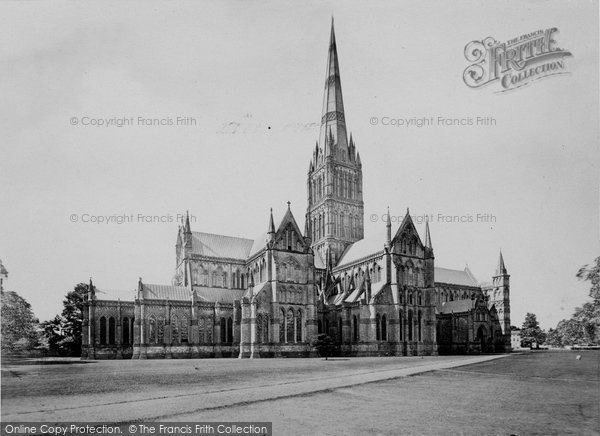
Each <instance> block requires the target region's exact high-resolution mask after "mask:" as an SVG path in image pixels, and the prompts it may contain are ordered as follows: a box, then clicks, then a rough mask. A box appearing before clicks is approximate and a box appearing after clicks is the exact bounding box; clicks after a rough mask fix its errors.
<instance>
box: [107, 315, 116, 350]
mask: <svg viewBox="0 0 600 436" xmlns="http://www.w3.org/2000/svg"><path fill="white" fill-rule="evenodd" d="M115 336H116V323H115V319H114V318H113V317H112V316H111V317H110V318H109V319H108V343H109V344H110V345H115V342H116V341H115Z"/></svg>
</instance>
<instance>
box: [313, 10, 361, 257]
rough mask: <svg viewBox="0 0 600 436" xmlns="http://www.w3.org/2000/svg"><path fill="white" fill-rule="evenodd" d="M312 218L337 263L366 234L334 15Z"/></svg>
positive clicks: (317, 237)
mask: <svg viewBox="0 0 600 436" xmlns="http://www.w3.org/2000/svg"><path fill="white" fill-rule="evenodd" d="M307 185H308V208H307V212H306V219H307V223H308V227H309V229H310V237H311V240H312V248H313V249H314V250H315V251H316V252H318V253H319V254H320V255H321V258H322V259H323V260H324V261H325V262H326V263H331V264H332V265H336V264H337V263H338V261H339V259H340V257H341V256H342V254H343V253H344V251H345V250H346V248H348V246H350V245H352V244H353V243H354V242H356V241H359V240H360V239H362V238H363V236H364V234H363V233H364V230H363V216H364V206H363V196H362V165H361V162H360V154H359V153H357V151H356V146H355V145H354V141H353V140H352V135H350V140H349V141H348V136H347V133H346V120H345V115H344V102H343V99H342V84H341V80H340V67H339V64H338V55H337V47H336V43H335V31H334V28H333V19H332V20H331V36H330V39H329V54H328V56H327V72H326V77H325V92H324V96H323V115H322V117H321V132H320V135H319V141H318V142H317V144H316V146H315V149H314V151H313V156H312V159H311V161H310V165H309V169H308V183H307Z"/></svg>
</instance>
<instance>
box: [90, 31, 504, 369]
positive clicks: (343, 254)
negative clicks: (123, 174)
mask: <svg viewBox="0 0 600 436" xmlns="http://www.w3.org/2000/svg"><path fill="white" fill-rule="evenodd" d="M328 51H329V55H328V61H327V77H326V80H325V84H324V87H325V92H324V94H325V95H324V99H323V112H322V118H321V131H320V136H319V140H318V142H317V144H316V146H315V147H314V149H313V152H312V158H311V160H310V164H309V166H308V174H307V181H306V184H307V197H308V198H307V203H308V204H307V211H306V225H305V228H304V232H302V231H301V230H300V228H299V227H298V224H297V222H296V220H295V218H294V215H293V214H292V210H291V208H290V205H289V203H288V207H287V210H285V212H284V214H283V218H282V219H281V221H280V222H279V225H278V226H275V222H274V219H273V213H272V211H271V213H270V215H269V219H268V223H265V224H266V225H265V229H264V230H265V231H264V232H263V233H262V234H261V235H259V236H258V237H256V238H253V239H246V238H238V237H231V236H224V235H215V234H210V233H204V232H197V231H192V229H191V226H190V222H189V218H188V219H186V220H184V221H183V222H182V223H181V226H180V228H179V231H178V233H177V242H176V248H175V251H176V256H175V260H176V262H175V263H176V272H175V277H174V279H173V282H172V285H154V284H147V283H144V282H143V281H142V279H140V280H139V283H138V286H137V290H136V293H135V298H134V299H133V301H121V300H118V299H99V298H98V296H99V294H98V293H100V292H102V291H101V290H96V289H95V288H94V287H93V286H92V283H91V282H90V291H89V294H88V296H87V299H86V302H85V311H84V314H85V315H84V316H85V317H84V322H83V354H82V357H83V358H87V359H95V358H134V359H138V358H139V359H145V358H171V357H240V358H243V357H277V356H311V355H314V353H315V352H314V350H313V348H312V346H311V340H313V339H315V338H316V337H317V335H318V334H321V333H325V334H327V335H329V336H330V337H332V338H333V339H334V341H335V342H336V349H337V350H338V352H339V353H340V354H342V355H347V356H372V355H375V356H377V355H394V356H415V355H435V354H438V353H479V352H492V351H506V350H510V345H511V341H510V298H509V277H510V276H509V275H508V272H507V270H506V267H505V265H504V259H503V258H502V253H500V257H499V260H498V267H497V269H496V273H495V275H494V276H493V277H492V281H491V282H489V283H487V284H481V283H479V282H478V281H477V280H476V279H475V278H474V277H473V274H472V273H471V272H470V271H469V269H468V268H465V269H464V270H452V269H446V268H438V267H435V266H434V263H435V258H434V250H433V245H432V242H431V235H430V230H429V223H427V224H426V226H425V234H424V238H423V239H422V238H421V236H420V235H419V233H418V232H417V230H416V228H415V225H414V223H413V220H412V218H411V216H410V214H409V212H408V210H407V212H406V216H405V217H404V220H403V221H402V223H401V224H400V226H399V227H398V228H397V229H395V231H394V232H392V225H391V219H390V216H389V212H388V215H387V222H386V225H385V228H383V226H382V228H381V232H379V233H380V234H371V235H369V237H365V235H364V226H363V224H364V209H363V179H362V162H361V159H360V154H359V153H358V151H357V147H356V144H355V142H354V140H353V138H352V136H351V135H350V136H348V135H347V131H346V122H345V112H344V105H343V101H342V88H341V80H340V70H339V64H338V55H337V46H336V40H335V34H334V29H333V23H332V27H331V36H330V42H329V50H328ZM290 107H293V104H290ZM382 158H384V159H385V158H387V159H390V157H385V156H384V157H382ZM402 164H403V165H410V164H411V163H410V162H404V163H402ZM398 168H401V167H400V164H399V163H396V162H394V163H393V164H392V163H391V164H390V169H391V170H394V171H397V170H398ZM206 211H207V213H209V212H211V208H210V205H206ZM265 221H266V220H265ZM102 296H103V297H108V296H109V295H108V294H104V295H102Z"/></svg>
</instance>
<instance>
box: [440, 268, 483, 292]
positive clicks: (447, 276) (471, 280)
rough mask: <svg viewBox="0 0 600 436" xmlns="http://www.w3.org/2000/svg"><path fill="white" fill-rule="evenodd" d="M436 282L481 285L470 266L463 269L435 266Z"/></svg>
mask: <svg viewBox="0 0 600 436" xmlns="http://www.w3.org/2000/svg"><path fill="white" fill-rule="evenodd" d="M433 279H434V282H435V283H446V284H448V285H459V286H472V287H479V284H478V283H477V280H475V277H473V274H471V273H470V271H469V269H468V268H465V269H464V270H463V271H460V270H456V269H448V268H440V267H435V268H434V271H433Z"/></svg>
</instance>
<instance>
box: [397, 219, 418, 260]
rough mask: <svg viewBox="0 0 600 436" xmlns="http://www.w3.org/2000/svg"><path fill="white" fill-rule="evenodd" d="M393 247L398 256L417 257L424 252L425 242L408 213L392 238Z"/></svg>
mask: <svg viewBox="0 0 600 436" xmlns="http://www.w3.org/2000/svg"><path fill="white" fill-rule="evenodd" d="M392 246H393V247H394V252H395V253H397V254H409V255H411V254H412V255H416V254H420V253H422V252H423V242H422V241H421V237H420V236H419V233H418V232H417V229H416V228H415V224H414V223H413V220H412V218H411V217H410V215H409V213H408V212H407V213H406V216H405V217H404V219H403V220H402V223H401V224H400V227H398V230H397V231H396V234H395V236H394V237H393V238H392Z"/></svg>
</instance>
